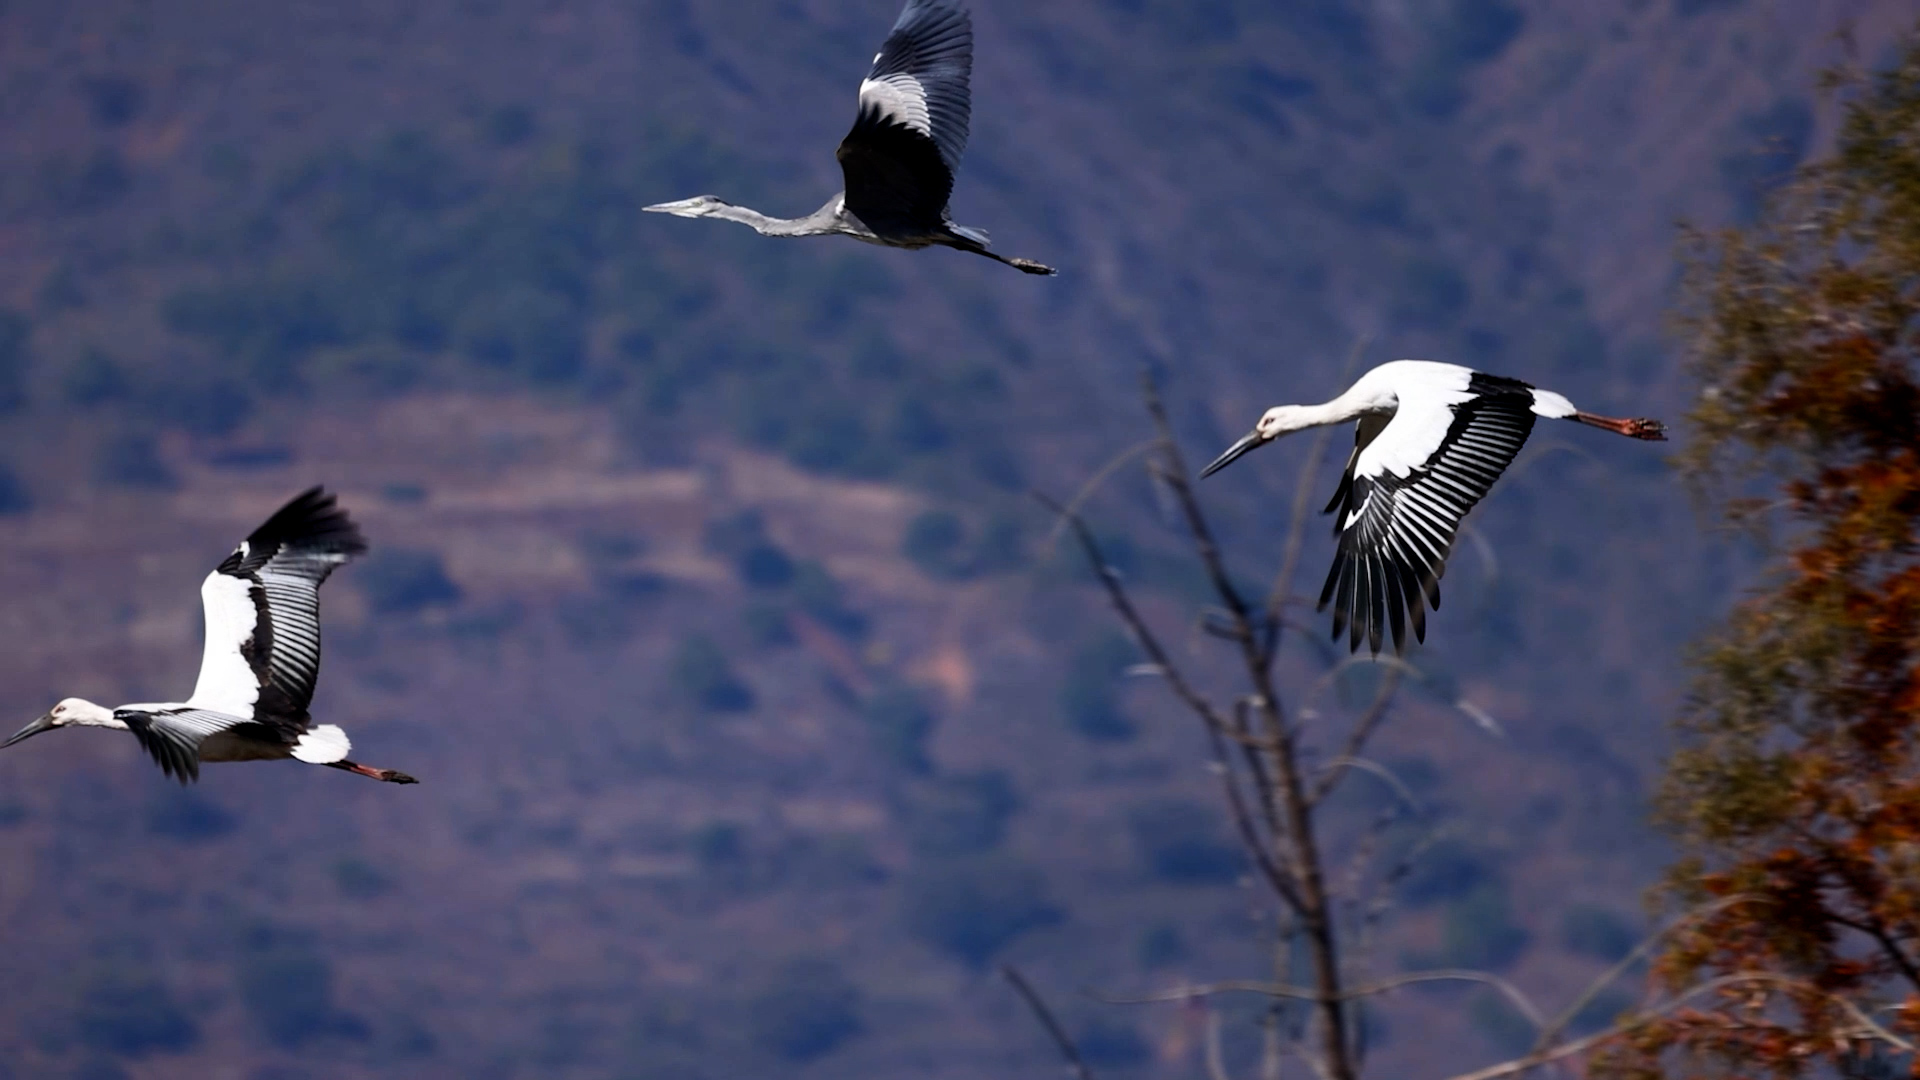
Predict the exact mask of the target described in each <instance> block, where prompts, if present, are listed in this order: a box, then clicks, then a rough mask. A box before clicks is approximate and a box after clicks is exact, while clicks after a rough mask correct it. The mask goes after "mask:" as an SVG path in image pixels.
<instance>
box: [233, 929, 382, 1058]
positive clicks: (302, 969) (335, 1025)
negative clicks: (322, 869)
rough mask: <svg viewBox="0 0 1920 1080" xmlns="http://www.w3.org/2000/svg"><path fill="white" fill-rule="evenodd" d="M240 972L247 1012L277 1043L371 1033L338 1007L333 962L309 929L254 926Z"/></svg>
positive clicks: (290, 1045)
mask: <svg viewBox="0 0 1920 1080" xmlns="http://www.w3.org/2000/svg"><path fill="white" fill-rule="evenodd" d="M235 976H236V979H237V981H238V983H239V991H240V994H239V996H240V1001H241V1003H242V1004H243V1005H244V1006H245V1008H246V1010H247V1015H248V1016H249V1017H250V1018H251V1019H252V1021H253V1023H254V1026H255V1027H256V1028H258V1029H259V1031H260V1033H261V1035H263V1036H264V1037H265V1038H266V1040H267V1041H268V1042H269V1043H271V1044H273V1045H274V1046H277V1047H280V1048H281V1049H284V1050H298V1049H300V1048H302V1047H305V1046H307V1045H308V1044H310V1043H314V1042H321V1041H326V1040H329V1039H336V1038H338V1039H347V1040H352V1041H360V1040H364V1039H366V1038H367V1036H368V1030H367V1026H366V1024H365V1022H363V1021H362V1020H360V1019H359V1018H358V1017H356V1016H352V1015H350V1014H347V1013H343V1012H341V1011H340V1010H339V1009H338V1008H336V1007H335V1005H334V1002H333V968H332V966H331V965H329V964H328V963H327V961H326V958H325V957H323V956H321V955H320V954H319V952H318V951H316V950H315V948H314V945H313V942H312V940H311V938H310V937H309V936H308V935H307V934H305V933H303V932H300V931H295V930H284V929H279V928H271V927H257V928H255V929H253V930H251V931H249V932H248V933H247V934H246V935H245V936H244V938H243V941H242V944H241V951H240V957H239V961H238V965H237V970H236V971H235Z"/></svg>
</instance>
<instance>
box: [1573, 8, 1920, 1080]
mask: <svg viewBox="0 0 1920 1080" xmlns="http://www.w3.org/2000/svg"><path fill="white" fill-rule="evenodd" d="M1828 88H1829V89H1830V90H1832V91H1834V92H1835V93H1836V95H1837V100H1838V101H1839V103H1840V107H1841V109H1842V110H1843V119H1842V125H1841V129H1840V132H1839V136H1838V141H1837V144H1836V146H1835V149H1834V153H1833V155H1832V156H1831V157H1829V158H1826V159H1824V160H1821V161H1818V162H1816V163H1813V164H1811V165H1809V166H1807V167H1805V168H1803V169H1802V170H1801V172H1800V173H1799V175H1798V176H1797V177H1796V178H1795V179H1794V181H1793V182H1792V183H1790V184H1789V185H1787V186H1786V187H1785V188H1783V189H1782V190H1781V192H1780V193H1779V194H1778V195H1777V196H1776V197H1775V198H1774V199H1773V200H1772V201H1771V203H1770V204H1769V208H1768V210H1767V212H1766V214H1765V216H1764V218H1763V219H1762V220H1761V221H1760V222H1758V223H1757V224H1755V225H1754V226H1752V227H1750V228H1747V229H1741V230H1730V231H1726V232H1721V233H1717V234H1711V235H1704V234H1695V235H1693V236H1691V237H1690V241H1689V242H1690V257H1689V259H1688V263H1689V271H1690V272H1689V275H1688V278H1687V284H1686V288H1685V293H1684V295H1685V297H1686V307H1685V308H1684V309H1683V320H1684V321H1683V323H1682V325H1683V327H1684V328H1685V332H1686V336H1687V340H1688V344H1689V347H1690V350H1691V353H1692V359H1693V363H1694V365H1695V369H1696V371H1697V373H1698V375H1699V377H1700V380H1701V382H1702V384H1703V385H1702V393H1701V397H1700V400H1699V404H1698V405H1697V407H1696V408H1695V409H1694V411H1693V414H1692V417H1691V420H1692V428H1693V431H1692V439H1691V440H1690V442H1691V447H1690V449H1689V450H1688V451H1687V453H1686V455H1685V456H1684V457H1683V459H1682V460H1683V466H1684V468H1685V470H1686V472H1687V473H1688V475H1689V476H1690V477H1691V478H1692V479H1693V480H1694V481H1695V482H1696V484H1697V490H1698V491H1699V492H1700V494H1701V495H1702V497H1703V498H1704V499H1705V500H1706V501H1707V504H1708V505H1710V506H1713V507H1715V508H1717V509H1719V510H1722V511H1724V512H1725V513H1726V514H1727V515H1728V516H1729V517H1730V518H1732V519H1733V520H1735V521H1737V522H1740V523H1743V524H1745V525H1748V526H1750V527H1752V529H1753V530H1754V535H1755V536H1757V537H1760V538H1762V539H1763V540H1764V541H1765V543H1766V545H1767V549H1768V550H1769V551H1770V552H1772V553H1774V554H1775V555H1776V556H1777V558H1776V559H1775V561H1774V563H1773V564H1772V566H1771V569H1770V572H1769V575H1768V577H1767V578H1766V579H1765V581H1764V583H1763V585H1762V587H1761V588H1760V589H1759V590H1757V591H1756V592H1754V593H1753V594H1751V595H1750V596H1749V597H1748V598H1747V599H1746V600H1745V601H1744V602H1743V603H1741V604H1740V605H1739V606H1737V607H1736V608H1735V609H1734V611H1733V612H1732V614H1731V615H1730V616H1729V617H1728V619H1727V621H1726V623H1725V625H1724V626H1723V627H1721V628H1720V629H1719V630H1718V631H1717V632H1716V633H1715V634H1714V635H1713V636H1712V637H1710V638H1709V639H1708V641H1707V642H1705V643H1704V644H1703V646H1702V648H1701V651H1700V652H1699V654H1698V655H1697V657H1696V665H1697V670H1698V679H1697V682H1696V684H1695V686H1694V688H1693V693H1692V695H1691V698H1690V700H1689V703H1688V706H1687V709H1686V711H1685V714H1684V716H1683V718H1682V721H1681V734H1682V744H1683V745H1682V749H1681V750H1680V751H1679V752H1678V753H1677V755H1676V756H1675V757H1674V759H1673V761H1672V763H1671V766H1670V769H1669V773H1668V776H1667V778H1666V781H1665V784H1664V788H1663V790H1662V792H1661V795H1660V798H1659V814H1660V817H1661V819H1662V821H1663V822H1664V823H1665V824H1666V825H1667V826H1668V827H1669V829H1670V830H1671V832H1672V834H1673V836H1674V837H1675V838H1676V840H1677V841H1678V842H1679V844H1680V846H1681V849H1682V858H1681V860H1680V861H1679V862H1678V864H1677V865H1676V866H1674V867H1673V868H1672V870H1671V871H1670V872H1669V875H1668V878H1667V882H1666V884H1665V886H1664V888H1663V896H1664V897H1665V898H1666V899H1668V900H1669V901H1670V902H1672V903H1673V904H1674V905H1675V906H1676V907H1678V908H1681V909H1684V910H1686V911H1688V912H1691V914H1690V915H1688V916H1687V917H1685V918H1683V919H1682V920H1681V921H1680V922H1679V924H1678V925H1677V926H1676V928H1675V929H1674V930H1672V931H1671V932H1670V933H1669V934H1668V935H1667V936H1666V937H1665V938H1664V940H1663V942H1662V945H1661V949H1660V952H1659V954H1658V957H1657V960H1656V963H1655V966H1654V978H1655V983H1656V986H1657V987H1658V990H1659V992H1660V994H1661V998H1660V1000H1659V1001H1657V1002H1655V1003H1654V1006H1653V1007H1651V1008H1650V1009H1649V1010H1648V1011H1647V1012H1645V1013H1643V1014H1642V1015H1641V1017H1640V1018H1639V1019H1637V1020H1629V1021H1628V1022H1627V1023H1625V1024H1624V1025H1623V1026H1622V1028H1621V1029H1620V1030H1621V1032H1622V1034H1621V1036H1620V1038H1619V1039H1618V1040H1617V1041H1616V1042H1614V1043H1613V1044H1612V1045H1611V1046H1610V1047H1609V1048H1608V1049H1607V1051H1606V1052H1605V1053H1604V1054H1603V1055H1602V1056H1601V1057H1600V1058H1599V1059H1598V1061H1597V1062H1596V1064H1597V1065H1598V1066H1599V1067H1600V1071H1603V1072H1605V1073H1607V1074H1609V1075H1616V1076H1627V1077H1657V1076H1670V1075H1732V1076H1802V1075H1816V1076H1831V1075H1836V1074H1837V1075H1841V1076H1851V1077H1881V1076H1885V1077H1891V1076H1897V1075H1913V1076H1920V1063H1917V1062H1916V1059H1915V1055H1914V1052H1913V1047H1914V1043H1915V1042H1916V1041H1920V384H1917V383H1916V362H1915V358H1916V349H1917V348H1920V32H1917V33H1916V35H1915V36H1914V37H1913V38H1910V39H1909V41H1908V43H1907V46H1906V50H1905V54H1904V56H1903V57H1902V59H1901V61H1900V63H1899V64H1898V66H1896V67H1895V68H1893V69H1891V70H1888V71H1885V72H1881V73H1877V74H1874V75H1872V76H1864V77H1863V76H1834V77H1831V78H1830V80H1829V84H1828Z"/></svg>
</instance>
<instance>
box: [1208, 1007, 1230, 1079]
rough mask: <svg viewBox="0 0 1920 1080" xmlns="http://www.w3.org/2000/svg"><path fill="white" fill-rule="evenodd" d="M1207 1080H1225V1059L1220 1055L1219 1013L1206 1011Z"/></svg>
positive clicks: (1211, 1010)
mask: <svg viewBox="0 0 1920 1080" xmlns="http://www.w3.org/2000/svg"><path fill="white" fill-rule="evenodd" d="M1206 1040H1207V1041H1206V1058H1207V1080H1227V1063H1226V1059H1225V1058H1224V1057H1223V1056H1222V1055H1221V1053H1220V1013H1219V1012H1218V1011H1217V1010H1215V1009H1211V1008H1210V1009H1208V1010H1207V1034H1206Z"/></svg>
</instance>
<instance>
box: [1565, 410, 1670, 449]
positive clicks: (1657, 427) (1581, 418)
mask: <svg viewBox="0 0 1920 1080" xmlns="http://www.w3.org/2000/svg"><path fill="white" fill-rule="evenodd" d="M1568 419H1570V420H1574V421H1577V422H1579V423H1582V424H1585V425H1587V426H1588V427H1597V428H1599V429H1600V430H1602V431H1611V432H1613V433H1614V434H1615V435H1625V436H1626V437H1627V438H1629V439H1647V440H1650V441H1652V442H1665V441H1666V439H1667V425H1665V424H1663V423H1661V422H1660V421H1658V420H1647V419H1644V418H1641V417H1634V418H1633V419H1630V420H1616V419H1614V418H1613V417H1611V416H1595V415H1594V414H1592V413H1585V412H1577V413H1574V414H1573V415H1572V416H1570V417H1568Z"/></svg>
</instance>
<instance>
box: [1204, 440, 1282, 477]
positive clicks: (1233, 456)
mask: <svg viewBox="0 0 1920 1080" xmlns="http://www.w3.org/2000/svg"><path fill="white" fill-rule="evenodd" d="M1265 442H1267V437H1266V436H1265V435H1262V434H1260V432H1259V431H1258V430H1257V429H1256V430H1255V431H1253V432H1252V433H1250V434H1249V435H1248V436H1247V437H1246V438H1244V439H1241V440H1240V441H1239V442H1237V443H1234V444H1233V445H1232V446H1229V447H1227V452H1226V453H1224V454H1221V455H1220V456H1219V457H1217V458H1214V459H1213V464H1211V465H1209V466H1207V467H1206V468H1204V469H1201V470H1200V478H1201V479H1203V480H1204V479H1206V478H1207V477H1209V476H1212V475H1213V474H1214V473H1217V472H1219V471H1220V470H1221V469H1224V468H1226V467H1227V466H1229V465H1231V464H1233V463H1234V462H1236V461H1238V460H1240V458H1241V456H1242V455H1244V454H1245V453H1246V452H1247V451H1249V450H1252V449H1253V448H1254V447H1257V446H1260V445H1262V444H1264V443H1265Z"/></svg>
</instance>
